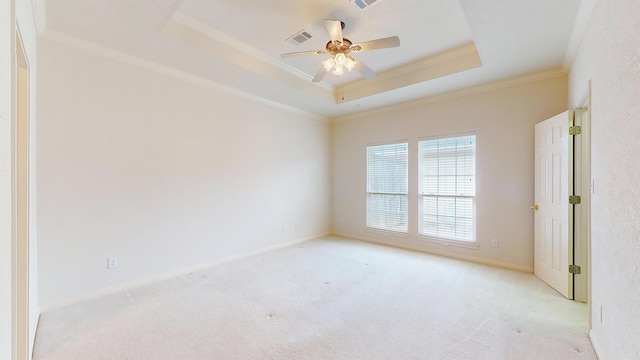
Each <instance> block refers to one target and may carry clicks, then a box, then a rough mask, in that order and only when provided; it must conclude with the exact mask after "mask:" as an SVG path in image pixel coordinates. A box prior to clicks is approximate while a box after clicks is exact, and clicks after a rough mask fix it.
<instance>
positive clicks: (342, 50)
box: [281, 20, 400, 82]
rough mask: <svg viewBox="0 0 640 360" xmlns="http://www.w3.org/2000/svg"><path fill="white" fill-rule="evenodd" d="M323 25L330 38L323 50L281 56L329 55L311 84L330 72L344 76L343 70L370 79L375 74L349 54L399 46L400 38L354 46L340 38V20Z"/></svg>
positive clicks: (327, 21)
mask: <svg viewBox="0 0 640 360" xmlns="http://www.w3.org/2000/svg"><path fill="white" fill-rule="evenodd" d="M324 25H325V27H326V28H327V32H328V33H329V38H331V40H330V41H329V42H328V43H327V46H326V47H325V49H324V50H314V51H299V52H291V53H285V54H282V55H281V56H282V57H283V58H286V57H291V56H300V55H320V54H331V55H332V57H331V58H329V59H326V60H325V61H323V62H322V67H320V70H318V73H316V76H314V77H313V80H311V81H313V82H319V81H321V80H322V78H324V75H325V74H326V73H327V72H329V71H331V70H333V71H332V72H333V73H334V74H335V75H342V74H344V70H345V69H346V70H347V71H351V70H353V69H355V70H356V71H357V72H359V73H360V74H361V75H362V76H364V77H365V78H367V79H371V78H372V77H374V76H375V75H376V72H375V71H373V70H372V69H371V68H369V67H368V66H367V65H365V64H364V63H362V61H360V60H358V59H356V58H355V57H353V56H351V55H349V53H352V52H361V51H367V50H377V49H386V48H392V47H398V46H400V38H399V37H397V36H390V37H386V38H382V39H376V40H370V41H365V42H362V43H358V44H354V43H352V42H351V40H349V39H347V38H343V37H342V30H344V26H345V25H344V22H342V21H340V20H325V21H324Z"/></svg>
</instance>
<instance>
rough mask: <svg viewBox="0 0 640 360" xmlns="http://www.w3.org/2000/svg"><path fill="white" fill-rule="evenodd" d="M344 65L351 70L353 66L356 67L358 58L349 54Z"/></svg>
mask: <svg viewBox="0 0 640 360" xmlns="http://www.w3.org/2000/svg"><path fill="white" fill-rule="evenodd" d="M344 67H346V68H347V70H349V71H351V70H353V68H354V67H356V59H355V58H354V57H353V56H347V58H346V59H345V61H344Z"/></svg>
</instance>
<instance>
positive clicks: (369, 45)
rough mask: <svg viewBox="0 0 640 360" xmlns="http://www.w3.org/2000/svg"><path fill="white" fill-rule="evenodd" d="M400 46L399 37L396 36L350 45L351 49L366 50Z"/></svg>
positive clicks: (355, 50) (356, 50)
mask: <svg viewBox="0 0 640 360" xmlns="http://www.w3.org/2000/svg"><path fill="white" fill-rule="evenodd" d="M398 46H400V38H399V37H397V36H390V37H387V38H382V39H377V40H371V41H365V42H362V43H359V44H353V45H351V48H350V49H351V51H354V52H358V51H367V50H376V49H386V48H392V47H398Z"/></svg>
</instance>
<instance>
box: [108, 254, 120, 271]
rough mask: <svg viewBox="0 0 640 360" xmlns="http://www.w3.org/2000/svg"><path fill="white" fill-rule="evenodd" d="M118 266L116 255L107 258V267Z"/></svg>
mask: <svg viewBox="0 0 640 360" xmlns="http://www.w3.org/2000/svg"><path fill="white" fill-rule="evenodd" d="M117 267H118V257H117V256H112V257H110V258H109V265H107V268H109V269H115V268H117Z"/></svg>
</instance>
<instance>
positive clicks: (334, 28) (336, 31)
mask: <svg viewBox="0 0 640 360" xmlns="http://www.w3.org/2000/svg"><path fill="white" fill-rule="evenodd" d="M324 26H325V27H326V28H327V32H328V33H329V37H330V38H331V41H332V42H333V43H334V44H338V45H340V44H342V21H340V20H325V21H324Z"/></svg>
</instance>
